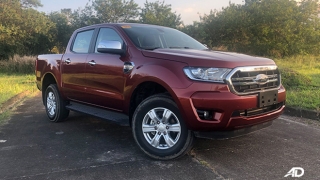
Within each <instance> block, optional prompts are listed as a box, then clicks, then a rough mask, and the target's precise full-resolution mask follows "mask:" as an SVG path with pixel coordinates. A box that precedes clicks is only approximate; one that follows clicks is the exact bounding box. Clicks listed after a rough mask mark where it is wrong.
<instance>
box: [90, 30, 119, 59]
mask: <svg viewBox="0 0 320 180" xmlns="http://www.w3.org/2000/svg"><path fill="white" fill-rule="evenodd" d="M101 41H119V42H120V43H121V44H123V40H122V39H121V37H120V36H119V34H118V33H117V32H116V31H115V30H113V29H110V28H101V29H100V31H99V35H98V38H97V42H96V47H95V52H96V53H97V52H98V51H97V47H98V44H99V43H100V42H101Z"/></svg>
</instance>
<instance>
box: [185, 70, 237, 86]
mask: <svg viewBox="0 0 320 180" xmlns="http://www.w3.org/2000/svg"><path fill="white" fill-rule="evenodd" d="M183 71H184V73H185V74H186V75H187V76H188V77H189V78H190V79H192V80H197V81H208V82H219V83H223V82H224V79H225V77H226V76H227V75H228V73H229V72H230V71H231V69H227V68H213V67H212V68H201V67H185V68H184V69H183Z"/></svg>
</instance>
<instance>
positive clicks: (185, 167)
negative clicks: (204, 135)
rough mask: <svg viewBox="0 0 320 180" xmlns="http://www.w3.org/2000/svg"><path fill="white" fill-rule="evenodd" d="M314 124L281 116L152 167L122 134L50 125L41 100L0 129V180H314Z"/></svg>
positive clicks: (83, 124) (113, 128) (78, 122)
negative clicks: (298, 172)
mask: <svg viewBox="0 0 320 180" xmlns="http://www.w3.org/2000/svg"><path fill="white" fill-rule="evenodd" d="M319 124H320V123H318V122H315V121H309V120H301V119H294V118H292V117H287V116H282V117H281V118H279V119H278V120H276V121H275V122H274V124H273V126H272V127H269V128H268V129H264V130H261V131H259V132H256V133H254V134H250V135H247V136H243V137H240V138H236V139H231V140H223V141H217V140H202V139H201V140H198V141H197V144H196V145H195V147H194V150H193V151H192V153H190V155H187V156H184V157H183V158H181V159H178V160H173V161H165V162H163V161H154V160H152V159H149V158H148V157H146V156H145V155H144V154H143V153H142V152H141V151H140V150H139V149H138V147H137V146H136V145H135V143H134V140H133V138H132V135H131V130H130V128H128V127H120V126H118V125H114V124H110V123H108V122H105V121H100V120H98V119H95V118H92V117H89V116H84V115H82V114H77V113H71V116H70V118H69V120H68V121H66V122H64V123H58V124H54V123H50V122H48V121H47V117H46V114H45V111H44V107H43V105H42V104H41V100H40V96H37V97H35V98H32V99H29V100H27V101H26V102H25V103H24V104H22V105H21V106H19V107H18V108H17V110H16V113H15V114H14V115H13V116H12V118H11V120H9V122H8V123H7V124H4V125H2V126H1V127H0V179H39V180H42V179H77V180H78V179H80V180H81V179H84V180H90V179H139V180H140V179H147V180H150V179H183V180H185V179H199V180H201V179H210V180H211V179H293V178H284V175H285V174H286V173H287V172H288V171H289V170H290V169H291V168H292V167H302V168H304V170H305V174H304V176H303V177H302V178H299V179H308V180H311V179H320V138H319V137H320V125H319Z"/></svg>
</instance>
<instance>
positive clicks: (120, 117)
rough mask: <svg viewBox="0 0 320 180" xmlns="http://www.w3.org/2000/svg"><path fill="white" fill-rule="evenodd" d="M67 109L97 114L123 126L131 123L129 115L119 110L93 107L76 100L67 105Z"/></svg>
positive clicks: (96, 115)
mask: <svg viewBox="0 0 320 180" xmlns="http://www.w3.org/2000/svg"><path fill="white" fill-rule="evenodd" d="M66 108H67V109H69V110H71V111H76V112H80V113H84V114H88V115H91V116H95V117H98V118H101V119H104V120H108V121H111V122H113V123H116V124H119V125H121V126H130V124H129V116H127V115H125V114H122V113H119V112H114V111H110V110H106V109H102V108H98V107H92V106H88V105H84V104H80V103H76V102H70V104H69V105H67V106H66Z"/></svg>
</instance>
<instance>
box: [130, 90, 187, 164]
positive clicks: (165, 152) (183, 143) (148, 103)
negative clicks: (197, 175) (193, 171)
mask: <svg viewBox="0 0 320 180" xmlns="http://www.w3.org/2000/svg"><path fill="white" fill-rule="evenodd" d="M158 107H161V108H166V109H169V110H170V111H172V112H173V113H174V114H175V115H176V117H177V118H178V120H179V123H180V126H181V134H180V137H179V140H178V142H177V143H176V144H175V145H174V146H173V147H171V148H169V149H157V148H155V147H153V146H151V145H150V144H149V143H148V142H147V140H146V139H145V137H144V134H143V132H142V121H143V119H144V117H145V115H146V114H147V113H148V112H149V111H150V110H151V109H154V108H158ZM132 129H133V135H134V138H135V140H136V142H137V143H138V145H139V146H140V148H141V149H142V150H143V151H144V152H145V153H146V154H148V155H149V156H151V157H153V158H156V159H166V158H168V159H172V158H175V157H178V156H180V155H181V154H183V152H185V151H186V149H187V148H188V144H189V143H188V140H189V139H190V133H191V132H190V131H189V130H188V129H187V127H186V125H185V123H184V122H183V119H182V117H181V115H180V112H179V109H178V107H177V105H176V104H175V103H174V101H173V100H172V99H170V98H169V97H156V96H155V97H150V98H148V99H146V100H144V101H143V102H142V103H141V104H140V105H139V106H138V107H137V109H136V111H135V113H134V115H133V121H132Z"/></svg>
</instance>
